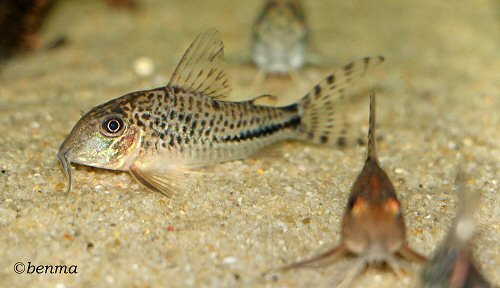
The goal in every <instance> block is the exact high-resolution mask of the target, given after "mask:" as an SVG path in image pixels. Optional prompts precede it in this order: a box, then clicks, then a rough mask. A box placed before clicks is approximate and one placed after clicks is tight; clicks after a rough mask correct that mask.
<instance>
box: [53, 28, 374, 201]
mask: <svg viewBox="0 0 500 288" xmlns="http://www.w3.org/2000/svg"><path fill="white" fill-rule="evenodd" d="M223 47H224V45H223V43H222V41H221V39H220V38H219V34H218V32H217V31H216V30H215V29H209V30H208V31H206V32H205V33H203V34H201V35H200V36H198V37H197V38H196V40H195V41H194V42H193V43H192V44H191V46H190V47H189V48H188V49H187V51H186V52H185V54H184V56H183V57H182V59H181V61H180V63H179V64H178V66H177V68H176V69H175V71H174V73H173V75H172V77H171V79H170V82H169V83H168V84H167V85H166V86H164V87H160V88H156V89H152V90H146V91H139V92H133V93H130V94H127V95H124V96H121V97H119V98H116V99H113V100H111V101H109V102H107V103H104V104H102V105H99V106H97V107H95V108H93V109H91V110H90V111H89V112H88V113H87V114H86V115H84V116H83V117H82V118H81V119H80V120H79V121H78V123H76V125H75V126H74V128H73V130H72V131H71V133H70V134H69V136H68V137H67V138H66V140H65V141H64V142H63V143H62V145H61V147H60V148H59V152H58V154H57V156H58V158H59V160H60V161H61V163H62V166H63V169H64V171H65V173H66V176H67V177H68V182H69V184H68V191H69V190H70V189H71V182H72V181H71V179H72V177H71V175H72V172H71V171H72V170H71V165H70V164H71V163H77V164H82V165H88V166H93V167H98V168H105V169H112V170H121V171H129V172H130V173H131V174H132V176H133V177H134V178H135V179H136V180H137V181H139V182H140V183H142V184H143V185H144V186H145V187H147V188H149V189H150V190H152V191H156V192H160V193H162V194H165V195H171V194H173V193H174V192H177V191H178V190H179V189H177V188H176V183H177V179H176V178H178V177H176V175H178V173H179V172H184V171H188V170H189V169H190V168H197V167H202V166H208V165H212V164H216V163H220V162H225V161H230V160H236V159H243V158H246V157H248V156H250V155H252V154H255V153H256V152H258V151H259V150H261V149H262V148H264V147H266V146H269V145H271V144H274V143H276V142H279V141H282V140H287V139H297V140H304V141H309V142H312V143H319V144H327V145H343V144H345V143H347V142H349V138H350V136H349V131H352V130H351V129H353V128H352V127H354V126H353V125H351V124H352V123H347V122H348V121H347V120H346V117H345V116H346V115H345V113H347V112H344V111H343V110H342V109H341V108H340V107H342V104H345V103H350V101H349V100H350V99H349V97H347V96H346V89H347V88H348V87H349V86H351V85H352V84H353V83H354V81H355V80H356V79H358V78H359V77H361V76H363V75H364V74H365V72H366V70H367V69H369V68H370V67H371V66H372V65H373V64H376V63H379V62H381V61H382V60H383V58H382V57H375V58H369V57H366V58H364V59H362V60H359V61H357V62H353V63H350V64H348V65H346V66H345V67H343V68H342V69H341V70H339V73H337V74H335V75H333V74H332V75H330V76H328V77H327V78H326V79H324V80H323V81H321V82H320V83H319V84H317V85H316V86H315V87H314V89H312V91H311V92H309V93H308V94H306V95H305V96H304V97H303V99H301V100H300V101H299V102H298V103H295V104H293V105H289V106H286V107H264V106H259V105H256V103H254V101H244V102H232V101H231V99H230V92H231V86H230V84H229V80H228V76H227V74H226V73H225V71H224V69H223V64H224V61H223V54H224V53H223V50H224V48H223ZM257 98H259V97H257ZM349 125H351V126H349ZM348 127H351V128H348Z"/></svg>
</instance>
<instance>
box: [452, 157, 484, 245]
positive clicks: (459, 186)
mask: <svg viewBox="0 0 500 288" xmlns="http://www.w3.org/2000/svg"><path fill="white" fill-rule="evenodd" d="M457 170H458V171H457V176H456V178H455V187H456V193H457V197H458V201H459V203H458V209H457V216H456V217H455V225H454V226H455V227H454V230H455V231H454V233H455V235H454V237H456V239H457V240H458V241H460V242H462V243H467V242H468V241H469V239H470V238H471V237H472V235H473V234H474V228H475V227H474V226H475V225H474V212H475V210H476V209H477V206H478V203H479V200H480V198H481V195H480V193H477V192H473V191H470V190H468V189H467V188H466V182H467V179H466V178H467V177H466V176H465V172H464V170H463V167H462V163H459V167H458V169H457Z"/></svg>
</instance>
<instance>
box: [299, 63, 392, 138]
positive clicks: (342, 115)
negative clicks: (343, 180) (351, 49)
mask: <svg viewBox="0 0 500 288" xmlns="http://www.w3.org/2000/svg"><path fill="white" fill-rule="evenodd" d="M383 61H384V57H382V56H378V57H365V58H363V59H361V60H358V61H354V62H351V63H349V64H347V65H345V66H344V67H343V68H342V69H341V70H339V71H338V72H336V73H334V74H331V75H330V76H328V77H326V78H325V79H324V80H323V81H321V82H320V83H318V84H317V85H316V86H314V88H313V89H312V91H310V92H309V93H307V94H306V96H304V98H303V100H302V101H301V102H300V103H299V107H300V109H301V110H300V112H301V124H302V126H301V133H302V135H301V138H302V139H304V140H307V141H311V142H314V143H318V144H327V145H338V146H346V145H348V144H350V143H355V142H357V141H356V140H357V135H356V136H353V134H354V133H353V129H352V127H351V125H350V123H349V117H348V116H349V115H348V114H349V113H350V111H348V110H344V108H345V107H346V104H349V103H350V102H349V101H352V99H351V98H350V97H348V95H347V89H348V88H349V87H351V86H353V85H354V84H355V82H356V81H357V80H358V79H360V78H361V77H363V76H364V75H365V74H366V72H367V71H368V70H369V69H370V68H371V67H373V66H375V65H377V64H379V63H381V62H383ZM356 132H357V131H356Z"/></svg>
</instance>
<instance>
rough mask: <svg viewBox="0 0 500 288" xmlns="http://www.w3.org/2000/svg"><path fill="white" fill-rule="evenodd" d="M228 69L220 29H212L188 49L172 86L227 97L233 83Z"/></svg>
mask: <svg viewBox="0 0 500 288" xmlns="http://www.w3.org/2000/svg"><path fill="white" fill-rule="evenodd" d="M224 68H225V61H224V43H223V42H222V40H221V39H220V36H219V32H218V31H217V30H216V29H214V28H210V29H208V30H207V31H205V32H204V33H202V34H200V35H199V36H198V37H197V38H196V39H195V40H194V42H193V43H192V44H191V45H190V46H189V48H188V49H187V50H186V52H185V53H184V56H182V59H181V61H180V62H179V64H178V65H177V68H176V69H175V71H174V73H173V74H172V77H171V78H170V82H169V83H168V86H169V87H174V86H176V87H180V88H183V89H186V90H189V91H193V92H200V93H203V94H205V95H208V96H210V97H212V98H214V99H226V98H228V97H229V94H230V93H231V86H230V84H229V77H228V75H227V74H226V72H225V69H224Z"/></svg>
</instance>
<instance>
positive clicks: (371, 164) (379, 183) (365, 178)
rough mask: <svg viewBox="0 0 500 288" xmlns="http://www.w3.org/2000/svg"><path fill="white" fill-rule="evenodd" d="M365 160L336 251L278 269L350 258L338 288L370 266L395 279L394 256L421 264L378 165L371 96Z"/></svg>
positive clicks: (392, 190)
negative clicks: (379, 267) (385, 270)
mask: <svg viewBox="0 0 500 288" xmlns="http://www.w3.org/2000/svg"><path fill="white" fill-rule="evenodd" d="M369 122H370V125H369V131H368V153H367V154H368V156H367V158H366V162H365V164H364V167H363V170H362V171H361V173H360V174H359V176H358V178H357V179H356V181H355V182H354V184H353V186H352V188H351V194H350V196H349V201H348V204H347V208H346V210H345V214H344V219H343V222H342V232H341V233H342V240H341V243H340V245H338V246H337V247H335V248H333V249H331V250H329V251H327V252H326V253H323V254H321V255H319V256H316V257H314V258H312V259H309V260H305V261H302V262H298V263H295V264H292V265H289V266H286V267H284V268H282V269H284V270H289V269H293V268H301V267H306V266H311V265H315V264H321V263H326V262H328V261H332V260H336V259H338V258H340V257H342V256H345V255H348V254H353V255H355V256H356V258H357V259H356V260H355V262H354V264H352V266H351V267H349V271H348V272H347V274H346V276H345V278H344V279H343V281H342V283H341V284H340V286H347V285H349V284H350V283H351V282H352V280H353V279H354V278H355V277H356V276H357V275H358V274H359V273H361V271H362V270H363V269H364V268H365V266H367V265H370V264H383V263H386V264H387V265H388V266H389V267H390V268H391V269H392V270H393V271H394V272H395V273H396V274H397V275H398V276H402V269H401V266H400V263H399V261H398V258H397V257H398V256H400V257H402V258H404V259H406V260H410V261H417V262H423V261H425V260H426V258H425V257H424V256H422V255H420V254H419V253H417V252H415V251H414V250H413V249H411V248H410V247H409V246H408V243H407V240H406V228H405V223H404V220H403V215H402V211H401V203H400V202H399V200H398V197H397V195H396V191H395V188H394V186H393V185H392V183H391V180H390V179H389V177H388V176H387V174H386V173H385V172H384V170H382V168H381V167H380V164H379V163H378V159H377V153H376V147H375V139H376V138H375V93H374V91H373V90H372V92H371V96H370V121H369Z"/></svg>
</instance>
